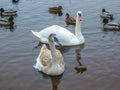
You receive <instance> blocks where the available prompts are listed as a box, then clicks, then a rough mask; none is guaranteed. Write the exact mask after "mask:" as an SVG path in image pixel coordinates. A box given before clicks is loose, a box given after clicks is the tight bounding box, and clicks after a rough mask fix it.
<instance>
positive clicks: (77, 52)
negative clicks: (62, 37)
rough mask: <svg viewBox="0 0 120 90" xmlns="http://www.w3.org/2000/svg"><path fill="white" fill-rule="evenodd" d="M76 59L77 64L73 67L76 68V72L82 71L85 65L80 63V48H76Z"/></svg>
mask: <svg viewBox="0 0 120 90" xmlns="http://www.w3.org/2000/svg"><path fill="white" fill-rule="evenodd" d="M76 60H77V62H78V66H76V67H75V68H74V69H75V70H76V73H81V74H82V73H83V72H85V71H86V70H87V67H85V66H84V65H82V63H81V55H80V49H76Z"/></svg>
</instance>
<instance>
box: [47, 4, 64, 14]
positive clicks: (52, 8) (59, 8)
mask: <svg viewBox="0 0 120 90" xmlns="http://www.w3.org/2000/svg"><path fill="white" fill-rule="evenodd" d="M62 9H63V8H62V6H58V7H57V6H56V7H51V8H49V10H48V11H49V12H50V13H60V12H62Z"/></svg>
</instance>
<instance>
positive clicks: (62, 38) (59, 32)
mask: <svg viewBox="0 0 120 90" xmlns="http://www.w3.org/2000/svg"><path fill="white" fill-rule="evenodd" d="M32 33H33V34H34V35H35V36H36V37H38V38H39V39H40V41H41V42H43V43H48V39H47V38H48V36H49V35H50V34H51V33H54V34H56V37H57V38H58V40H59V42H60V43H61V44H62V45H74V44H76V43H79V40H78V38H77V37H76V36H75V35H74V34H73V33H71V32H70V31H69V30H67V29H66V28H63V27H61V26H58V25H52V26H50V27H47V28H45V29H43V30H41V31H40V32H35V31H32Z"/></svg>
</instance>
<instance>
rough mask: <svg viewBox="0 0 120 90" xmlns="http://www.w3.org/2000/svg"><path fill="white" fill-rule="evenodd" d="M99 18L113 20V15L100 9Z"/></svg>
mask: <svg viewBox="0 0 120 90" xmlns="http://www.w3.org/2000/svg"><path fill="white" fill-rule="evenodd" d="M100 16H101V17H102V18H103V19H104V18H108V19H110V20H113V14H112V13H110V12H108V11H106V10H105V9H104V8H103V9H102V13H101V14H100Z"/></svg>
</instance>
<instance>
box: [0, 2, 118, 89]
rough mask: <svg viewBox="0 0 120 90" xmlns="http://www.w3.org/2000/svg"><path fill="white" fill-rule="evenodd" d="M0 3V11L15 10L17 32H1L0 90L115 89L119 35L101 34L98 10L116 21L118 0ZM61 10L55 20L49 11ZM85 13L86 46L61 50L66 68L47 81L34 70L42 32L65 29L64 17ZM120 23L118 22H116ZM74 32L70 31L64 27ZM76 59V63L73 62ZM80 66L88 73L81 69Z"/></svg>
mask: <svg viewBox="0 0 120 90" xmlns="http://www.w3.org/2000/svg"><path fill="white" fill-rule="evenodd" d="M11 1H12V0H1V1H0V7H4V8H6V9H8V8H12V9H15V10H18V12H17V13H18V16H17V17H16V18H15V28H14V30H10V29H9V28H7V27H0V90H119V88H120V85H119V83H120V55H119V54H120V50H119V49H120V32H104V31H103V30H102V26H101V19H100V16H99V14H100V12H101V9H102V8H105V9H106V10H108V11H110V12H112V13H113V14H114V17H115V21H116V22H119V21H120V17H119V16H120V12H119V8H120V4H119V3H120V1H119V0H109V1H108V0H97V1H96V0H20V1H19V3H18V4H13V3H12V2H11ZM58 5H62V6H63V15H62V16H58V15H53V14H50V13H49V12H48V8H49V7H53V6H58ZM78 10H81V11H82V12H83V21H82V33H83V35H84V37H85V44H84V46H80V47H71V48H70V47H65V48H62V49H61V52H62V53H63V56H64V60H65V63H66V69H65V72H64V74H63V75H62V76H60V77H49V76H47V75H44V74H42V73H40V72H38V71H37V70H35V69H34V68H33V65H34V64H35V60H36V58H37V56H38V54H39V51H40V47H39V48H36V49H35V48H34V47H35V46H37V45H38V43H39V39H38V38H36V37H35V36H34V35H33V34H32V33H31V30H35V31H40V30H42V29H43V28H45V27H48V26H50V25H53V24H57V25H60V26H62V27H65V26H66V24H65V21H64V19H65V14H66V13H69V14H70V15H71V16H72V17H74V18H75V17H76V12H77V11H78ZM119 23H120V22H119ZM65 28H67V29H69V30H70V31H71V32H73V33H74V26H68V27H65ZM77 57H80V58H81V59H80V58H77ZM79 63H81V64H82V65H83V66H84V67H86V70H81V69H80V68H81V66H80V64H79Z"/></svg>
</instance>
